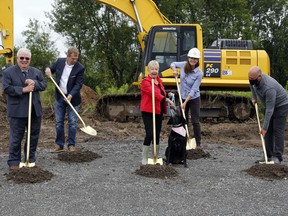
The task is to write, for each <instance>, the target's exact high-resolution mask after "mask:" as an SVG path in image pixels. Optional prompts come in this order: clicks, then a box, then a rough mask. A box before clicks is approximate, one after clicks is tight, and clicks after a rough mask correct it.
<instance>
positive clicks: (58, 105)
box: [55, 97, 79, 148]
mask: <svg viewBox="0 0 288 216" xmlns="http://www.w3.org/2000/svg"><path fill="white" fill-rule="evenodd" d="M74 108H75V110H76V111H77V112H78V110H79V106H74ZM66 111H67V115H68V146H75V144H76V131H77V120H78V117H77V115H76V114H75V112H74V111H73V110H72V108H71V107H70V106H69V104H68V103H67V102H66V101H65V99H64V98H63V97H61V98H60V99H59V100H56V101H55V113H56V140H55V143H56V144H57V145H59V146H60V147H61V148H63V147H64V144H65V127H64V120H65V115H66Z"/></svg>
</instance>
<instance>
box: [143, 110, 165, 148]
mask: <svg viewBox="0 0 288 216" xmlns="http://www.w3.org/2000/svg"><path fill="white" fill-rule="evenodd" d="M142 118H143V122H144V125H145V132H146V135H145V139H144V143H143V145H146V146H150V144H151V142H152V141H153V114H152V113H147V112H142ZM162 119H163V115H159V114H156V115H155V120H156V125H155V127H156V145H159V142H160V132H161V127H162Z"/></svg>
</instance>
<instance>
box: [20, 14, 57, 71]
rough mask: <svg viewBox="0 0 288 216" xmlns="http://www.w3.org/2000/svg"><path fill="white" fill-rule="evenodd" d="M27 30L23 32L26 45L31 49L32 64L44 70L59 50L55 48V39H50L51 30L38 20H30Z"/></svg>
mask: <svg viewBox="0 0 288 216" xmlns="http://www.w3.org/2000/svg"><path fill="white" fill-rule="evenodd" d="M27 28H28V29H27V30H26V31H24V32H22V34H23V36H25V37H26V39H25V45H26V47H27V48H28V49H30V50H31V53H32V58H31V65H32V66H34V67H36V68H38V69H39V70H41V71H44V70H45V68H46V67H47V66H49V65H50V64H51V63H52V62H53V61H55V59H56V57H57V56H58V54H59V52H58V51H57V49H56V48H55V43H54V41H51V40H50V32H49V31H50V30H47V28H46V29H45V25H44V26H43V25H41V24H40V23H39V21H38V20H35V19H33V20H31V19H30V20H29V24H28V26H27Z"/></svg>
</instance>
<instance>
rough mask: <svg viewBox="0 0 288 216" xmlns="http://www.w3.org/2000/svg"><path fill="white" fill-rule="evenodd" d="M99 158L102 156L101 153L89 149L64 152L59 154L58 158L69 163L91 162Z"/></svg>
mask: <svg viewBox="0 0 288 216" xmlns="http://www.w3.org/2000/svg"><path fill="white" fill-rule="evenodd" d="M97 158H102V156H101V155H99V154H97V153H95V152H91V151H88V150H84V151H83V150H78V151H75V152H62V153H60V154H58V159H59V160H60V161H64V162H67V163H83V162H90V161H93V160H95V159H97Z"/></svg>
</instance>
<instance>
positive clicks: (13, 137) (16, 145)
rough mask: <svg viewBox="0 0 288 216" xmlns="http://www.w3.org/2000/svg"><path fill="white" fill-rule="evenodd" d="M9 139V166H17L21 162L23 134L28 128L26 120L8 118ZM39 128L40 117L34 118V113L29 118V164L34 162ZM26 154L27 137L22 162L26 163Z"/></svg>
mask: <svg viewBox="0 0 288 216" xmlns="http://www.w3.org/2000/svg"><path fill="white" fill-rule="evenodd" d="M9 124H10V138H9V158H8V161H7V163H8V165H9V166H15V165H16V166H17V165H19V163H20V162H21V142H22V139H23V137H24V134H25V129H26V128H27V127H28V118H13V117H9ZM40 127H41V117H36V116H35V114H34V112H32V116H31V132H30V133H31V134H30V151H29V162H30V163H33V162H35V161H36V157H35V153H36V148H37V144H38V138H39V133H40ZM26 153H27V136H26V140H25V144H24V161H26Z"/></svg>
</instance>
